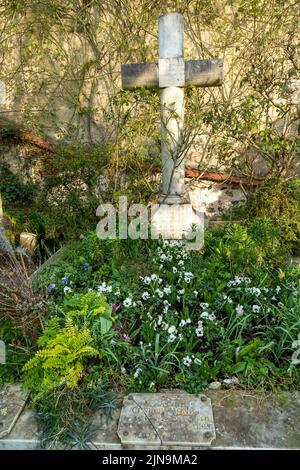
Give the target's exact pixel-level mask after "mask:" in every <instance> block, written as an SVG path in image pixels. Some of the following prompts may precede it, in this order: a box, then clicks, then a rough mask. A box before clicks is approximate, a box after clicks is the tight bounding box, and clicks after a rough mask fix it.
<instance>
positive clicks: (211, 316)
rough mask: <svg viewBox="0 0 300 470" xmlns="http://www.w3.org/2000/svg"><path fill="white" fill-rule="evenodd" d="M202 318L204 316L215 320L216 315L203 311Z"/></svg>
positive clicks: (205, 318)
mask: <svg viewBox="0 0 300 470" xmlns="http://www.w3.org/2000/svg"><path fill="white" fill-rule="evenodd" d="M200 318H203V319H204V320H210V321H215V320H216V315H215V314H214V313H208V312H202V313H201V315H200Z"/></svg>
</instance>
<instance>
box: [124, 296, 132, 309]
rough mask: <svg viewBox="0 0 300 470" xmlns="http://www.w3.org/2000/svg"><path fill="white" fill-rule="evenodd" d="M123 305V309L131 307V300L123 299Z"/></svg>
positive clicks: (129, 298)
mask: <svg viewBox="0 0 300 470" xmlns="http://www.w3.org/2000/svg"><path fill="white" fill-rule="evenodd" d="M123 305H124V307H131V305H132V298H131V297H127V299H125V300H124V301H123Z"/></svg>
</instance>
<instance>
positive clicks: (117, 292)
mask: <svg viewBox="0 0 300 470" xmlns="http://www.w3.org/2000/svg"><path fill="white" fill-rule="evenodd" d="M115 295H116V296H119V295H121V292H120V289H119V288H117V289H116V290H115Z"/></svg>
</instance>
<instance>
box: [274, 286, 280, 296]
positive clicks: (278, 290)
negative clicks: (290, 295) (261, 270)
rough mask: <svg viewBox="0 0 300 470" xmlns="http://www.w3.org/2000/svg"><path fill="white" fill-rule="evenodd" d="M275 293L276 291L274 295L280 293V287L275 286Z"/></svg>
mask: <svg viewBox="0 0 300 470" xmlns="http://www.w3.org/2000/svg"><path fill="white" fill-rule="evenodd" d="M275 291H276V294H279V292H280V291H281V287H280V286H276V289H275Z"/></svg>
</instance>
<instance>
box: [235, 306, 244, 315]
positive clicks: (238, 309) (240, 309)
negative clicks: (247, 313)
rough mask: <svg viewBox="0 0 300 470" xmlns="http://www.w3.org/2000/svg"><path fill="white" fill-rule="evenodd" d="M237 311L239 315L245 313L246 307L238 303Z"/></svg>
mask: <svg viewBox="0 0 300 470" xmlns="http://www.w3.org/2000/svg"><path fill="white" fill-rule="evenodd" d="M235 311H236V313H237V314H238V315H243V313H244V307H243V306H242V305H238V306H237V307H236V309H235Z"/></svg>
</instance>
